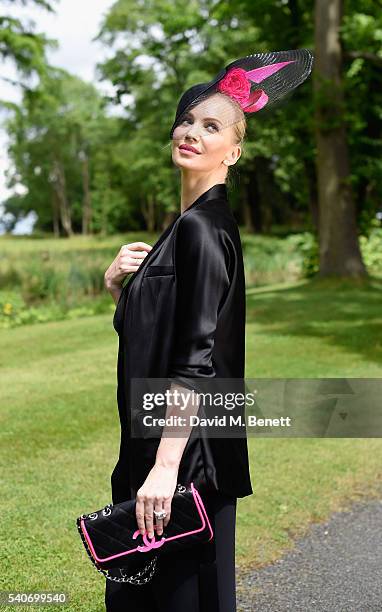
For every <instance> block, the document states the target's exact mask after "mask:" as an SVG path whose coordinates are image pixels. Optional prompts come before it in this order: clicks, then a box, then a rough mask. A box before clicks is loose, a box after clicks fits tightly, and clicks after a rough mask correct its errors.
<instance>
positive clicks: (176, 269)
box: [105, 50, 311, 612]
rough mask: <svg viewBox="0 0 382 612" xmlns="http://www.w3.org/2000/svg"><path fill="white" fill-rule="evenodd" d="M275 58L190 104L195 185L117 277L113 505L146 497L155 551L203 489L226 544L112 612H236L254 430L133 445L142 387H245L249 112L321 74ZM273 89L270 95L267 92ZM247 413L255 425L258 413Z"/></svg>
mask: <svg viewBox="0 0 382 612" xmlns="http://www.w3.org/2000/svg"><path fill="white" fill-rule="evenodd" d="M273 55H274V56H275V58H276V59H278V60H279V61H278V62H271V58H270V54H257V55H253V56H248V57H246V58H243V59H242V60H237V61H236V62H233V63H232V64H230V65H229V66H227V67H226V68H225V69H224V70H222V71H221V73H219V74H218V75H217V77H216V78H215V79H213V80H212V81H210V82H209V83H202V84H198V85H195V86H193V87H191V88H190V89H189V90H187V91H186V92H185V93H184V94H183V96H182V97H181V99H180V101H179V104H178V107H177V112H176V117H175V121H174V124H173V126H172V129H171V137H172V160H173V162H174V164H175V165H176V166H177V167H178V168H179V169H180V173H181V203H180V213H179V214H178V215H177V216H176V218H175V219H174V221H173V222H172V223H171V224H170V226H169V227H168V228H167V229H166V230H165V231H164V233H163V234H162V235H161V237H160V238H159V240H158V241H157V242H156V243H155V245H154V247H153V248H151V247H150V246H149V245H147V244H145V243H142V242H139V243H133V244H130V245H125V246H124V247H122V248H121V251H120V253H119V255H118V256H117V258H116V259H115V261H114V262H113V263H112V264H111V266H110V267H109V268H108V270H107V271H106V273H105V285H106V287H107V288H108V290H109V291H110V293H111V294H112V296H113V298H114V300H115V301H116V303H117V308H116V311H115V316H114V327H115V329H116V331H117V332H118V334H119V353H118V393H117V399H118V409H119V416H120V422H121V443H120V456H119V459H118V462H117V465H116V466H115V468H114V471H113V474H112V477H111V483H112V495H113V503H118V502H120V501H123V500H125V499H131V498H136V516H137V524H138V527H139V529H140V531H141V533H142V535H143V534H145V532H147V534H148V537H149V538H152V537H154V529H155V533H156V534H157V535H158V536H160V535H161V534H162V533H163V529H164V528H165V527H166V525H167V524H168V522H169V521H171V500H172V497H173V495H174V493H175V491H176V486H177V483H180V484H182V485H186V486H187V485H189V484H190V482H194V484H195V486H197V488H199V490H200V491H201V492H202V493H203V499H204V501H205V503H206V506H207V512H208V515H209V517H210V520H211V522H212V527H213V530H214V538H213V540H212V542H209V543H207V544H203V545H199V546H195V547H193V548H192V549H188V550H184V551H179V552H177V553H176V554H171V555H167V556H166V555H163V556H160V557H159V562H158V568H157V571H156V572H155V574H154V576H153V578H152V580H151V581H150V582H147V583H146V584H144V585H134V584H129V583H120V582H111V581H110V580H107V581H106V592H105V603H106V610H107V611H109V612H118V611H122V610H123V611H126V612H129V611H130V610H131V611H133V610H134V611H136V610H142V611H143V610H144V611H146V610H152V611H158V612H180V611H181V612H188V611H189V612H191V611H192V612H198V611H199V612H203V611H205V610H207V609H208V610H209V611H211V612H212V611H216V612H234V611H235V610H236V597H235V513H236V501H237V498H238V497H245V496H247V495H250V494H251V493H252V487H251V481H250V472H249V465H248V452H247V440H246V436H245V427H244V433H242V434H241V436H234V437H226V438H218V437H208V436H207V435H206V434H205V433H203V432H202V431H200V430H199V429H193V430H191V429H189V430H187V432H185V433H184V434H183V435H182V436H179V437H175V438H174V437H168V436H166V435H165V429H164V430H163V434H162V436H161V437H160V438H159V439H158V438H150V437H145V436H144V435H142V436H140V437H139V436H137V435H134V433H133V427H134V422H135V410H136V407H135V405H134V402H131V397H130V393H131V384H132V380H133V379H135V378H138V379H150V378H156V379H160V378H165V379H169V380H170V381H172V382H171V388H172V389H174V388H179V389H183V390H184V389H188V390H190V389H194V390H196V391H197V390H198V389H199V386H198V381H199V380H203V381H206V380H208V379H215V378H216V379H218V378H219V379H226V378H227V379H228V378H229V379H231V380H232V381H233V386H234V388H235V390H236V389H237V388H240V381H242V380H243V376H244V353H245V337H244V333H245V281H244V267H243V258H242V250H241V243H240V236H239V232H238V227H237V224H236V221H235V218H234V216H233V215H232V213H231V211H230V207H229V203H228V198H227V188H226V184H225V181H226V179H227V173H228V169H229V167H230V166H231V165H234V164H235V163H236V162H237V161H238V159H239V158H240V155H241V150H242V143H243V138H244V134H245V128H246V117H245V113H253V112H257V111H258V110H260V109H261V108H263V107H264V106H265V105H266V104H267V103H269V102H272V101H275V100H276V99H278V98H280V96H281V93H286V91H287V90H289V89H291V88H293V87H295V86H296V84H299V82H302V80H303V75H304V74H305V75H306V76H307V71H310V67H311V61H310V63H309V61H308V60H309V59H310V58H311V56H310V55H309V52H307V51H305V50H302V51H291V52H279V53H275V54H273ZM280 60H284V61H280ZM292 67H293V68H292ZM248 68H250V70H248ZM288 69H289V72H288ZM281 70H284V71H285V74H284V79H283V82H284V85H283V88H281V89H280V82H279V80H278V78H276V77H277V75H278V73H279V72H280V71H281ZM272 75H273V76H272ZM288 75H289V76H288ZM306 76H305V78H306ZM262 80H266V82H267V87H265V86H264V89H259V88H256V85H255V86H253V84H255V83H259V82H260V81H262ZM131 272H133V275H132V276H131V277H130V279H129V282H128V283H127V284H126V285H125V286H124V287H123V288H121V284H122V281H123V279H124V277H125V276H126V275H127V274H129V273H131ZM235 381H238V382H239V386H238V387H237V385H235ZM167 410H168V411H167V414H169V413H170V412H171V411H173V410H174V406H170V405H169V406H168V409H167ZM237 414H239V415H241V416H242V417H243V416H244V409H243V408H240V407H239V408H238V411H237V412H236V416H237Z"/></svg>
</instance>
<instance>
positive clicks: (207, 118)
mask: <svg viewBox="0 0 382 612" xmlns="http://www.w3.org/2000/svg"><path fill="white" fill-rule="evenodd" d="M187 115H191V117H193V116H194V114H193V112H192V111H188V112H187V113H186V114H185V117H187ZM204 120H206V121H217V122H218V123H220V125H223V124H222V122H221V121H219V119H216V117H204Z"/></svg>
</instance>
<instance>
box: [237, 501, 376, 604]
mask: <svg viewBox="0 0 382 612" xmlns="http://www.w3.org/2000/svg"><path fill="white" fill-rule="evenodd" d="M237 591H238V612H382V498H381V499H377V500H373V501H367V502H366V501H357V502H355V503H354V504H353V505H352V508H351V510H350V511H349V510H348V511H345V512H336V513H334V514H333V515H332V516H331V517H330V518H329V519H328V520H327V521H326V522H325V523H320V524H314V525H312V526H311V528H310V530H309V533H308V534H307V535H306V536H304V537H303V538H299V539H297V540H296V543H295V548H294V549H293V550H291V551H289V552H287V553H286V554H285V555H284V556H283V557H282V558H281V559H279V560H278V561H277V562H275V563H274V564H271V565H267V566H264V567H262V568H260V569H258V570H256V571H253V572H250V573H246V574H241V573H240V572H239V571H238V574H237Z"/></svg>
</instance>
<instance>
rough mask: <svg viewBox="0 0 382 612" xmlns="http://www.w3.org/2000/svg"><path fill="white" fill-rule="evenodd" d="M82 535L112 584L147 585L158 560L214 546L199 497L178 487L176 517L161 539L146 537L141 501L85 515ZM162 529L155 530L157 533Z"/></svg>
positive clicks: (174, 504) (81, 519) (174, 505)
mask: <svg viewBox="0 0 382 612" xmlns="http://www.w3.org/2000/svg"><path fill="white" fill-rule="evenodd" d="M76 523H77V529H78V531H79V534H80V536H81V539H82V542H83V544H84V547H85V550H86V552H87V554H88V556H89V557H90V559H91V561H92V563H93V565H94V566H95V568H96V569H97V570H98V571H99V572H101V573H102V574H103V575H104V576H106V578H108V579H109V580H113V581H116V582H130V583H132V584H145V583H146V582H148V581H149V580H151V578H152V576H153V575H154V572H155V567H156V562H157V558H158V557H159V556H160V555H163V554H170V553H171V552H174V551H177V550H183V549H184V548H188V547H191V546H194V545H196V544H201V543H205V542H209V541H210V540H212V538H213V535H214V534H213V530H212V527H211V523H210V521H209V518H208V515H207V511H206V508H205V506H204V503H203V501H202V498H201V496H200V493H199V491H198V490H197V489H196V488H195V486H194V484H193V483H191V484H190V487H189V488H186V487H185V486H183V485H180V484H178V485H177V489H176V491H175V493H174V496H173V498H172V502H171V516H170V520H169V522H168V525H167V526H166V527H164V529H163V533H162V535H161V536H157V535H156V534H155V533H154V537H153V538H151V540H149V539H148V535H147V533H145V535H143V536H142V534H141V533H140V530H139V529H138V525H137V521H136V516H135V499H131V500H127V501H124V502H120V503H119V504H114V505H113V504H108V505H107V506H105V507H104V508H102V509H101V510H97V511H96V512H91V513H90V514H81V516H80V517H78V518H77V521H76ZM155 528H156V525H154V530H155Z"/></svg>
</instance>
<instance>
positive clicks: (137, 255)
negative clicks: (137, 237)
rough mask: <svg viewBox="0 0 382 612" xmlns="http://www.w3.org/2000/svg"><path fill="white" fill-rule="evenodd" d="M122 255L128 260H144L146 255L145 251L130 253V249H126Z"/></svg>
mask: <svg viewBox="0 0 382 612" xmlns="http://www.w3.org/2000/svg"><path fill="white" fill-rule="evenodd" d="M123 255H124V256H125V257H129V258H130V259H134V260H136V259H144V258H145V257H146V256H147V255H148V253H146V251H130V249H127V250H126V252H124V253H123Z"/></svg>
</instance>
